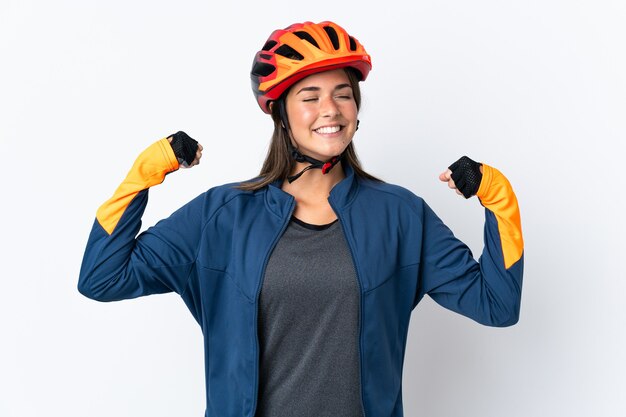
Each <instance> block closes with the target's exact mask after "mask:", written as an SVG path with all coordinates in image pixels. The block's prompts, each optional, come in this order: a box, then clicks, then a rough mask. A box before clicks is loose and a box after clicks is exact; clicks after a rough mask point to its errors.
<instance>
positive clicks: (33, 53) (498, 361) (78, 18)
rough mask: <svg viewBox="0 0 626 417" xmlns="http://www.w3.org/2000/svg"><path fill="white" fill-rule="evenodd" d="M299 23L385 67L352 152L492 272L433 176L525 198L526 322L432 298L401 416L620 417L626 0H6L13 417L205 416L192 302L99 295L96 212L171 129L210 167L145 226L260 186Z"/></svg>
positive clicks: (6, 304)
mask: <svg viewBox="0 0 626 417" xmlns="http://www.w3.org/2000/svg"><path fill="white" fill-rule="evenodd" d="M304 20H312V21H316V22H319V21H322V20H333V21H335V22H337V23H339V24H340V25H342V26H344V27H346V28H347V29H348V30H349V31H350V32H351V33H352V34H354V35H355V36H356V37H357V38H358V39H359V40H360V41H361V42H362V43H363V44H364V45H365V47H366V48H367V50H368V52H370V54H371V55H372V57H373V67H374V68H373V71H372V72H371V73H370V78H369V79H368V80H367V81H366V82H365V83H364V84H363V86H362V87H363V94H364V105H363V109H362V112H361V115H360V119H361V128H360V130H359V132H358V133H357V135H356V137H355V141H356V145H357V149H358V151H359V153H360V156H361V159H362V161H363V163H364V166H365V167H366V169H368V170H369V171H370V172H372V173H373V174H375V175H377V176H380V177H381V178H383V179H385V180H386V181H388V182H392V183H397V184H400V185H403V186H405V187H407V188H409V189H411V190H412V191H414V192H415V193H417V194H419V195H421V196H422V197H424V198H425V199H426V201H427V202H428V203H429V204H430V205H431V206H432V207H433V208H434V209H435V210H436V211H437V213H438V214H439V215H440V216H441V217H442V218H443V219H444V221H445V222H446V223H447V224H448V225H449V226H450V227H451V228H452V229H453V230H454V231H455V233H456V234H457V236H459V237H460V238H461V239H462V240H464V241H465V242H466V243H468V245H470V247H471V248H472V249H473V250H474V253H475V255H476V256H478V254H479V253H480V251H481V248H482V224H483V209H482V208H481V207H480V205H479V204H478V201H477V200H476V199H472V200H469V201H465V200H464V199H462V198H459V197H458V196H457V195H456V194H454V192H451V191H450V190H448V189H447V188H446V186H445V185H444V184H441V183H440V182H439V181H438V179H437V175H438V174H439V172H441V171H442V170H443V169H445V167H446V166H447V165H449V164H450V163H451V162H453V161H454V160H456V159H457V158H458V157H459V156H461V155H463V154H468V155H470V156H471V157H473V158H475V159H477V160H480V161H483V162H486V163H489V164H490V165H493V166H496V167H497V168H499V169H500V170H501V171H503V172H504V173H505V174H506V175H507V177H508V178H509V179H510V181H511V182H512V184H513V186H514V188H515V191H516V193H517V195H518V198H519V201H520V205H521V210H522V222H523V226H524V233H525V243H526V251H525V260H526V267H525V282H524V290H523V302H522V313H521V319H520V322H519V324H518V325H516V326H514V327H510V328H506V329H494V328H487V327H482V326H480V325H478V324H476V323H474V322H472V321H470V320H469V319H466V318H464V317H461V316H458V315H455V314H453V313H451V312H448V311H446V310H444V309H442V308H440V307H439V306H437V305H436V304H435V303H434V302H432V301H431V300H430V299H426V300H424V301H423V302H422V303H421V304H420V305H419V306H418V308H416V310H415V312H414V314H413V319H412V324H411V329H410V334H409V337H410V340H409V343H408V346H407V354H406V361H405V367H404V371H405V372H404V391H403V392H404V404H405V415H407V416H429V417H439V416H440V417H457V416H459V417H460V416H463V417H465V416H480V417H500V416H507V417H516V416H519V417H529V416H531V417H535V416H537V417H539V416H568V417H577V416H581V417H582V416H592V415H593V416H616V417H617V416H624V415H626V400H625V399H624V395H623V394H624V392H625V390H626V376H625V375H626V354H625V353H624V352H625V351H626V336H625V331H626V326H625V325H626V302H624V296H623V294H624V292H625V290H626V284H625V278H626V277H625V275H626V274H625V273H624V267H623V259H624V257H625V256H626V255H625V254H626V251H625V249H626V247H625V244H624V233H625V232H626V227H625V224H624V223H625V222H624V209H625V208H626V204H625V199H624V167H623V161H624V155H623V150H622V149H623V145H622V146H619V145H620V142H623V140H624V139H625V138H626V122H625V120H626V118H625V116H626V81H625V77H624V74H626V56H625V55H626V52H625V51H626V48H625V47H624V40H625V39H626V3H625V2H624V1H622V0H615V1H609V0H601V1H599V0H585V1H576V0H567V1H565V0H563V1H558V0H529V1H503V0H491V1H487V0H474V1H467V0H439V1H415V2H410V1H407V0H401V1H396V0H386V1H384V2H380V1H378V2H371V3H369V2H365V1H358V2H357V1H337V0H332V1H325V0H317V1H315V2H287V1H284V0H282V1H275V0H267V1H261V0H259V1H254V2H252V1H247V2H235V1H233V2H209V1H204V2H200V1H177V2H173V1H172V2H165V1H136V2H133V1H123V2H122V1H94V0H91V1H87V0H82V1H78V0H76V1H70V0H57V1H50V2H48V1H28V0H20V1H17V0H15V1H11V0H1V2H0V140H1V144H0V155H1V156H2V162H3V163H2V165H3V169H2V173H1V174H0V184H1V188H0V190H1V192H2V197H1V204H0V239H1V241H0V243H1V248H0V280H1V289H0V335H1V336H0V337H1V342H0V416H2V417H17V416H20V417H22V416H25V417H26V416H28V417H31V416H44V415H45V416H54V417H85V416H88V417H99V416H116V417H124V416H151V417H157V416H192V417H193V416H195V417H199V416H201V415H203V413H204V407H205V402H204V401H205V400H204V375H203V371H204V364H203V352H202V338H201V332H200V329H199V327H198V326H197V324H196V323H195V322H194V320H193V319H192V317H191V315H190V314H189V313H188V311H187V310H186V307H185V306H184V304H183V303H182V302H181V300H180V299H179V298H178V296H176V295H164V296H153V297H146V298H143V299H139V300H134V301H125V302H118V303H109V304H106V303H97V302H94V301H91V300H88V299H86V298H84V297H82V296H81V295H80V294H79V293H78V292H77V290H76V283H77V279H78V272H79V268H80V263H81V258H82V254H83V250H84V247H85V244H86V241H87V236H88V234H89V231H90V229H91V226H92V222H93V220H94V216H95V211H96V209H97V207H98V206H99V205H100V204H101V203H102V202H104V201H105V200H106V199H107V198H108V197H109V196H110V195H111V194H112V192H113V191H114V190H115V188H116V186H117V184H118V183H119V182H120V181H121V180H122V179H123V177H124V176H125V174H126V172H127V170H128V169H129V168H130V166H131V164H132V162H133V160H134V158H135V157H136V155H138V153H139V152H140V151H141V150H142V149H144V148H145V147H146V146H148V145H149V144H151V143H152V142H153V141H155V140H157V139H160V138H162V137H164V136H167V135H169V134H170V133H173V132H175V131H177V130H185V131H186V132H187V133H189V134H190V135H191V136H192V137H194V138H196V139H198V140H200V141H201V143H203V145H204V147H205V153H204V155H205V156H204V159H203V161H202V164H201V165H200V166H199V167H197V168H194V169H192V170H186V171H180V172H177V173H175V174H172V175H169V176H168V178H167V179H166V181H165V183H164V184H163V185H161V186H159V187H157V188H155V189H153V190H152V191H151V200H150V204H149V206H148V209H147V211H146V214H145V217H144V225H146V226H147V225H151V224H154V223H155V222H156V221H157V220H158V219H160V218H163V217H165V216H167V215H169V214H170V213H171V212H172V211H173V210H174V209H176V208H177V207H179V206H181V205H182V204H184V203H185V202H186V201H188V200H189V199H191V198H192V197H194V196H196V195H197V194H199V193H201V192H202V191H204V190H206V189H207V188H209V187H211V186H214V185H219V184H221V183H224V182H230V181H235V180H241V179H246V178H250V177H252V176H254V175H255V174H256V173H257V172H258V169H259V168H260V165H261V162H262V159H263V156H264V154H265V151H266V145H267V143H268V139H269V136H270V133H271V122H270V120H269V117H268V116H266V115H265V114H263V113H262V112H261V111H260V110H259V109H258V107H257V104H256V102H255V100H254V99H253V97H252V94H251V91H250V81H249V70H250V67H251V62H252V57H253V55H254V53H255V52H256V51H257V50H258V49H259V48H260V47H261V46H262V45H263V43H264V41H265V39H266V38H267V36H268V35H269V34H270V32H271V31H272V30H273V29H275V28H281V27H285V26H287V25H289V24H290V23H294V22H301V21H304ZM368 417H374V416H368Z"/></svg>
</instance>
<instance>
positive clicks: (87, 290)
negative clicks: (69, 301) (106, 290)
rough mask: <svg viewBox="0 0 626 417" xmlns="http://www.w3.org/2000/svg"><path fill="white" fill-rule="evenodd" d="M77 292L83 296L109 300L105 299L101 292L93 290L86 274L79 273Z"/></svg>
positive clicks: (97, 299)
mask: <svg viewBox="0 0 626 417" xmlns="http://www.w3.org/2000/svg"><path fill="white" fill-rule="evenodd" d="M77 288H78V292H79V293H81V294H82V295H84V296H85V297H87V298H89V299H91V300H95V301H110V300H109V299H107V298H106V297H105V296H104V294H103V293H102V292H99V291H94V289H93V285H92V283H91V280H90V279H89V276H88V274H82V273H81V274H80V277H79V278H78V285H77Z"/></svg>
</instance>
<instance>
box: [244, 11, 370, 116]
mask: <svg viewBox="0 0 626 417" xmlns="http://www.w3.org/2000/svg"><path fill="white" fill-rule="evenodd" d="M344 67H352V68H354V69H355V70H357V72H358V75H360V81H363V80H365V78H367V74H368V73H369V72H370V69H371V68H372V62H371V58H370V56H369V54H368V53H367V52H365V49H364V48H363V45H361V44H360V43H359V41H357V40H356V39H355V38H354V37H352V36H350V35H349V34H348V33H347V32H346V31H345V30H344V29H343V28H342V27H340V26H339V25H337V24H335V23H333V22H328V21H326V22H321V23H312V22H304V23H295V24H293V25H291V26H289V27H287V28H286V29H282V30H280V29H279V30H275V31H274V32H273V33H272V34H271V35H270V37H269V38H268V40H267V41H266V42H265V45H264V46H263V48H262V49H261V50H260V51H259V52H257V53H256V55H255V57H254V62H253V63H252V70H251V71H250V78H251V80H252V90H253V91H254V95H255V96H256V99H257V102H258V103H259V106H260V107H261V109H262V110H263V111H264V112H265V113H270V108H269V104H270V103H271V102H272V101H273V100H276V99H278V98H279V97H280V95H281V94H282V93H283V92H284V91H285V90H286V89H287V88H289V87H290V86H291V85H293V84H294V83H296V82H297V81H299V80H301V79H303V78H304V77H306V76H308V75H311V74H314V73H317V72H322V71H326V70H331V69H336V68H344Z"/></svg>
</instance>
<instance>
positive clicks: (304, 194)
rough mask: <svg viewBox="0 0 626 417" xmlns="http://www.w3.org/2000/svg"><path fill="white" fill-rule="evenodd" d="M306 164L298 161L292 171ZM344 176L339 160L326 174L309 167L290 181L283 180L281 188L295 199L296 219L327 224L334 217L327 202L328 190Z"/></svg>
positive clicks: (296, 170) (302, 167)
mask: <svg viewBox="0 0 626 417" xmlns="http://www.w3.org/2000/svg"><path fill="white" fill-rule="evenodd" d="M306 166H307V164H306V163H298V164H297V165H296V167H295V168H294V173H297V172H300V171H301V170H302V169H304V168H305V167H306ZM345 176H346V175H345V172H344V170H343V167H342V165H341V162H340V163H338V164H337V165H335V167H334V168H333V169H331V170H330V171H329V172H328V173H326V174H322V171H321V170H320V169H311V170H308V171H307V172H305V173H304V174H302V176H301V177H300V178H298V179H297V180H295V181H294V182H292V183H289V181H287V180H285V182H283V186H282V189H283V191H285V192H287V193H289V194H291V195H292V196H294V198H295V199H296V209H295V212H294V215H295V216H296V217H297V218H298V219H300V220H302V221H304V222H306V223H311V224H327V223H330V222H332V221H333V220H335V219H336V215H335V213H334V212H333V210H332V208H331V207H330V204H329V202H328V196H329V195H330V190H332V189H333V187H334V186H335V185H337V184H338V183H339V182H340V181H341V180H342V179H344V178H345Z"/></svg>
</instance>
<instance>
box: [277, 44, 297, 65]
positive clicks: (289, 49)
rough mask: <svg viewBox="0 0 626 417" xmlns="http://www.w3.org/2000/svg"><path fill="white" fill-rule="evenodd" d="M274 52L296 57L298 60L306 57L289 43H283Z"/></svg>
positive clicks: (290, 57) (291, 57) (287, 56)
mask: <svg viewBox="0 0 626 417" xmlns="http://www.w3.org/2000/svg"><path fill="white" fill-rule="evenodd" d="M274 53H275V54H278V55H282V56H284V57H285V58H289V59H295V60H297V61H302V60H303V59H304V56H302V55H301V54H300V53H299V52H298V51H296V50H295V49H293V48H292V47H291V46H289V45H282V46H281V47H280V48H278V49H277V50H275V51H274Z"/></svg>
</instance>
